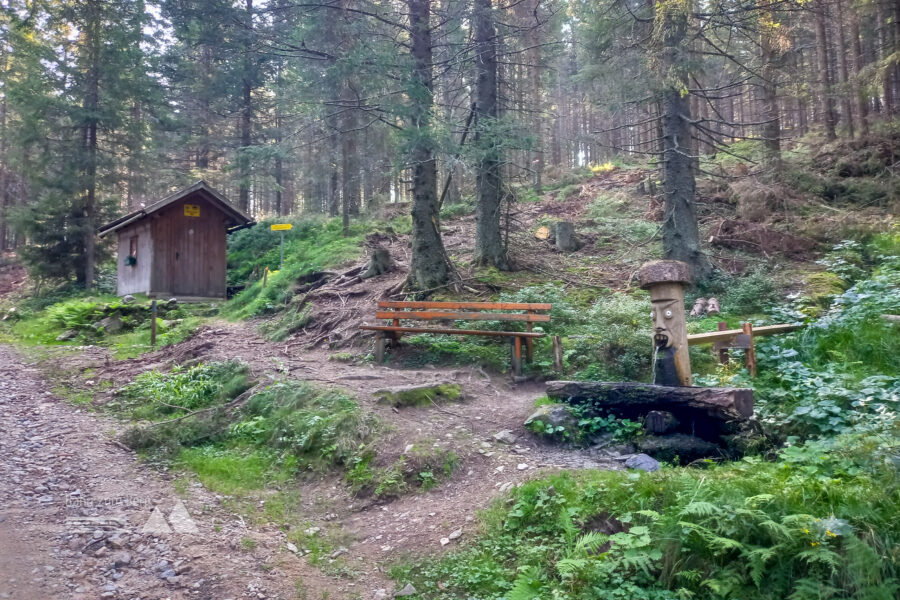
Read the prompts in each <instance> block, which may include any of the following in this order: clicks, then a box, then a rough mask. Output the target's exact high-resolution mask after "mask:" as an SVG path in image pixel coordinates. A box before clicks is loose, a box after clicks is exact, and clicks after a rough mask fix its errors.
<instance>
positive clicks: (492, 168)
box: [473, 0, 508, 269]
mask: <svg viewBox="0 0 900 600" xmlns="http://www.w3.org/2000/svg"><path fill="white" fill-rule="evenodd" d="M473 21H474V28H475V68H476V72H477V81H476V95H477V99H476V108H475V118H476V128H475V145H476V147H477V148H478V150H479V154H480V156H479V158H480V160H479V164H478V171H477V173H476V176H475V181H476V186H477V188H478V201H477V204H476V207H475V256H474V258H473V260H474V262H475V264H477V265H485V266H493V267H497V268H498V269H506V268H507V266H508V265H507V261H506V250H505V248H504V247H503V237H502V235H501V233H500V203H501V200H502V195H503V188H502V182H501V179H500V151H499V150H498V149H497V148H498V146H499V144H500V140H498V139H497V135H498V134H497V132H496V121H497V46H496V35H495V31H494V16H493V9H492V6H491V0H475V11H474V15H473Z"/></svg>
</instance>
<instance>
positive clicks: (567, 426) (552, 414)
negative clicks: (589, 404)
mask: <svg viewBox="0 0 900 600" xmlns="http://www.w3.org/2000/svg"><path fill="white" fill-rule="evenodd" d="M536 421H541V422H542V423H544V426H545V430H546V429H549V428H550V426H552V427H554V428H557V427H562V428H563V429H564V430H565V431H568V432H571V433H575V431H576V429H577V427H578V419H577V418H575V415H573V414H572V410H571V408H570V407H569V405H567V404H545V405H543V406H541V407H538V409H537V410H536V411H534V413H532V415H531V416H530V417H528V418H527V419H526V420H525V427H529V426H530V427H533V425H532V424H533V423H535V422H536Z"/></svg>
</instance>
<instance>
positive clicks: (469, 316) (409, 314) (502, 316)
mask: <svg viewBox="0 0 900 600" xmlns="http://www.w3.org/2000/svg"><path fill="white" fill-rule="evenodd" d="M375 318H376V319H407V320H414V321H433V320H439V319H449V320H453V321H527V322H530V323H546V322H549V321H550V315H537V314H530V315H529V314H518V313H466V312H431V311H425V310H422V311H400V312H386V311H378V312H377V313H375Z"/></svg>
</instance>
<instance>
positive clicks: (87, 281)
mask: <svg viewBox="0 0 900 600" xmlns="http://www.w3.org/2000/svg"><path fill="white" fill-rule="evenodd" d="M88 6H89V17H88V23H87V27H86V31H85V41H86V43H87V46H88V73H87V82H86V84H87V85H86V89H85V98H84V111H85V115H86V117H85V122H84V125H83V128H82V134H83V137H82V149H83V150H84V156H85V166H84V170H83V177H84V179H83V184H84V206H83V211H84V212H83V217H84V231H83V235H84V287H85V289H88V290H90V289H93V287H94V271H95V268H96V260H97V257H96V245H95V242H96V239H95V237H94V229H95V228H96V219H97V214H96V213H97V126H98V123H97V111H98V109H99V104H100V31H99V29H100V14H99V11H100V9H99V7H98V6H97V4H96V2H89V4H88Z"/></svg>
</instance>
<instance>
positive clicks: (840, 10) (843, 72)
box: [835, 0, 855, 138]
mask: <svg viewBox="0 0 900 600" xmlns="http://www.w3.org/2000/svg"><path fill="white" fill-rule="evenodd" d="M835 7H836V9H837V22H836V23H835V30H836V31H837V37H838V52H837V55H838V74H839V75H840V78H841V86H842V88H843V90H842V93H841V112H842V113H843V115H842V116H843V118H844V122H845V123H846V126H847V135H848V136H849V137H850V138H852V137H853V136H854V133H855V132H854V131H853V110H852V109H851V108H850V105H851V101H850V100H851V91H850V69H849V68H848V67H847V54H848V52H847V36H846V35H844V6H843V3H842V2H841V0H836V1H835Z"/></svg>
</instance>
